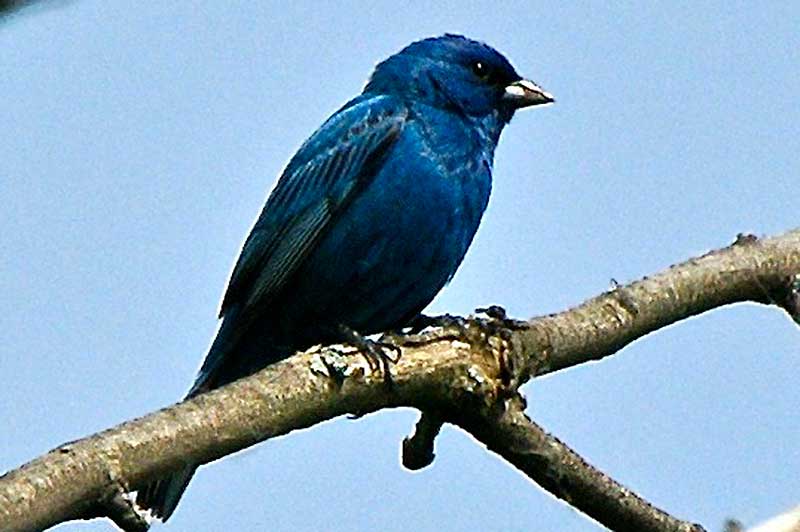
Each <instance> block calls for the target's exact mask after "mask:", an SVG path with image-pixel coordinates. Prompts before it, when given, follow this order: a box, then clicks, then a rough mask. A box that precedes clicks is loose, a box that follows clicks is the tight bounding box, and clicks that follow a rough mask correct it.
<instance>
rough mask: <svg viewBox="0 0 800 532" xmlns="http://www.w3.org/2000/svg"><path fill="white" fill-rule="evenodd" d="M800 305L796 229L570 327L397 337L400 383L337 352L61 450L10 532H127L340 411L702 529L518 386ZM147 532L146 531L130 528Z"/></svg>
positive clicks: (629, 290) (596, 302) (43, 469)
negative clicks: (640, 345)
mask: <svg viewBox="0 0 800 532" xmlns="http://www.w3.org/2000/svg"><path fill="white" fill-rule="evenodd" d="M798 292H800V230H795V231H792V232H789V233H787V234H785V235H783V236H780V237H775V238H771V239H766V240H757V239H755V238H752V237H743V236H740V238H738V239H737V241H736V243H734V244H733V245H731V246H729V247H727V248H724V249H721V250H718V251H714V252H711V253H708V254H706V255H704V256H702V257H699V258H696V259H691V260H689V261H687V262H685V263H682V264H680V265H676V266H673V267H671V268H669V269H668V270H666V271H664V272H662V273H660V274H658V275H655V276H653V277H649V278H645V279H643V280H641V281H637V282H635V283H632V284H630V285H627V286H622V287H616V288H615V289H613V290H611V291H609V292H607V293H604V294H602V295H600V296H598V297H596V298H593V299H591V300H589V301H587V302H586V303H584V304H583V305H581V306H579V307H576V308H574V309H571V310H568V311H565V312H562V313H560V314H555V315H551V316H545V317H542V318H537V319H533V320H531V321H529V322H526V323H524V324H521V322H513V321H511V320H506V319H504V318H503V317H502V316H501V315H498V313H496V312H490V313H489V314H490V315H491V316H493V317H490V318H484V319H474V320H468V321H466V322H464V323H463V324H461V325H458V324H455V325H452V326H447V327H444V328H439V329H434V330H433V331H430V332H428V333H424V334H421V335H411V336H400V337H395V338H393V340H394V341H395V342H396V343H397V345H398V346H400V347H401V349H402V356H401V357H400V359H399V360H398V361H397V363H396V364H394V365H393V366H392V368H391V371H392V385H391V386H387V385H386V383H385V382H384V380H383V377H382V375H380V374H375V373H372V372H371V371H370V367H369V365H368V364H367V363H366V362H365V361H364V360H363V359H362V358H361V357H358V356H353V355H352V353H351V354H346V353H342V349H340V348H338V349H337V348H335V347H334V348H324V349H317V350H311V351H309V352H306V353H303V354H298V355H297V356H294V357H291V358H290V359H288V360H285V361H283V362H280V363H278V364H275V365H273V366H270V367H268V368H266V369H265V370H263V371H261V372H259V373H257V374H255V375H253V376H251V377H249V378H246V379H242V380H240V381H238V382H235V383H233V384H231V385H229V386H226V387H224V388H221V389H219V390H215V391H213V392H211V393H208V394H205V395H202V396H199V397H197V398H195V399H192V400H191V401H187V402H184V403H180V404H177V405H174V406H172V407H170V408H167V409H164V410H160V411H158V412H155V413H153V414H150V415H147V416H145V417H142V418H139V419H136V420H133V421H130V422H127V423H124V424H122V425H119V426H117V427H114V428H112V429H109V430H107V431H104V432H101V433H98V434H96V435H94V436H90V437H88V438H85V439H82V440H79V441H76V442H72V443H68V444H65V445H62V446H60V447H58V448H56V449H54V450H53V451H51V452H49V453H48V454H46V455H44V456H42V457H39V458H37V459H35V460H33V461H31V462H29V463H28V464H26V465H24V466H22V467H20V468H19V469H16V470H14V471H11V472H9V473H7V474H6V475H4V476H3V477H0V530H41V529H44V528H47V527H49V526H53V525H55V524H57V523H60V522H63V521H67V520H71V519H81V518H88V517H93V516H96V515H98V514H105V515H110V516H112V517H114V516H116V519H115V520H116V522H117V523H118V524H119V523H123V524H121V525H120V526H123V527H126V528H127V527H128V525H125V524H124V522H125V519H124V518H122V517H120V515H124V514H126V510H125V503H124V501H122V502H121V501H120V500H119V493H120V492H121V491H127V490H135V489H137V488H138V487H140V486H143V485H144V484H146V483H147V481H148V480H149V479H152V478H155V477H157V476H160V475H162V474H164V473H165V472H167V471H170V470H175V469H178V468H179V467H181V465H183V464H184V463H187V462H193V463H205V462H209V461H212V460H215V459H217V458H220V457H222V456H225V455H227V454H230V453H233V452H235V451H238V450H241V449H243V448H245V447H248V446H250V445H253V444H255V443H258V442H260V441H263V440H266V439H269V438H272V437H275V436H278V435H281V434H286V433H288V432H290V431H292V430H296V429H299V428H305V427H308V426H311V425H314V424H316V423H319V422H322V421H325V420H328V419H331V418H334V417H337V416H340V415H343V414H366V413H369V412H374V411H376V410H380V409H382V408H387V407H397V406H412V407H416V408H418V409H420V410H422V411H423V412H433V413H434V414H428V417H427V421H425V423H423V424H421V425H420V427H419V430H418V433H417V435H416V436H415V437H414V438H412V443H413V445H412V444H409V445H408V452H409V453H414V452H421V453H428V454H429V455H430V456H431V457H432V440H433V438H434V437H435V435H436V433H437V432H438V430H437V429H438V424H439V423H440V422H441V420H445V421H447V422H451V423H455V424H457V425H459V426H461V427H462V428H464V429H465V430H467V431H469V432H471V433H472V434H473V435H475V436H476V437H477V438H478V439H479V440H480V441H482V442H483V443H484V444H486V445H487V447H489V449H491V450H492V451H494V452H496V453H497V454H499V455H500V456H502V457H503V458H505V459H506V460H508V461H509V462H510V463H512V464H513V465H515V466H516V467H518V468H519V469H520V470H521V471H522V472H523V473H525V474H527V475H528V476H529V477H530V478H531V479H533V480H534V481H535V482H537V483H538V484H539V485H540V486H542V487H544V488H545V489H547V490H548V491H550V492H551V493H553V494H554V495H555V496H557V497H560V498H562V499H564V500H566V501H567V502H569V503H570V504H572V505H573V506H575V507H576V508H578V509H580V510H582V511H583V512H585V513H586V514H588V515H589V516H591V517H592V518H594V519H596V520H597V521H599V522H600V523H602V524H604V525H605V526H608V527H610V528H613V529H614V530H653V531H662V530H664V531H666V530H669V531H677V530H687V531H688V530H702V529H701V528H700V527H699V526H697V525H692V524H690V523H687V522H682V521H679V520H677V519H675V518H672V517H670V516H669V515H667V514H665V513H664V512H661V511H660V510H658V509H656V508H654V507H653V506H651V505H650V504H648V503H647V502H646V501H644V500H643V499H641V498H639V497H638V496H636V495H635V494H633V493H631V492H630V491H629V490H627V489H625V488H624V487H622V486H620V485H618V484H616V483H615V482H614V481H613V480H611V479H610V478H608V477H607V476H606V475H604V474H602V473H600V472H599V471H597V470H595V469H594V468H592V467H591V466H590V465H588V464H587V463H586V462H585V461H584V460H583V459H581V458H580V457H579V456H577V455H576V454H575V453H574V452H573V451H571V450H570V449H569V448H567V447H566V446H565V445H563V444H562V443H561V442H559V441H558V440H556V439H555V438H553V437H552V436H550V435H548V434H547V433H546V432H544V431H543V430H542V429H541V428H539V427H538V426H536V425H535V424H533V423H532V422H531V421H530V420H529V419H527V417H525V415H524V413H523V411H522V408H521V405H522V404H523V399H522V398H521V397H520V396H519V394H518V391H517V390H518V387H519V386H520V385H521V384H523V383H524V382H526V381H527V380H529V379H530V378H531V377H533V376H536V375H540V374H543V373H548V372H552V371H557V370H559V369H563V368H566V367H570V366H573V365H576V364H581V363H583V362H587V361H590V360H596V359H599V358H603V357H605V356H608V355H610V354H613V353H614V352H616V351H618V350H619V349H621V348H622V347H624V346H625V345H627V344H628V343H630V342H631V341H633V340H635V339H637V338H640V337H642V336H644V335H646V334H648V333H650V332H652V331H655V330H657V329H659V328H661V327H663V326H665V325H668V324H670V323H674V322H676V321H679V320H681V319H684V318H686V317H688V316H692V315H696V314H700V313H702V312H705V311H707V310H710V309H713V308H716V307H719V306H722V305H726V304H730V303H735V302H741V301H754V302H759V303H765V304H774V305H777V306H780V307H781V308H784V309H785V310H786V311H787V312H789V313H790V315H792V317H793V319H795V321H798V322H799V323H800V316H799V315H798V304H797V301H798V300H800V296H798ZM415 439H416V440H417V441H413V440H415ZM425 439H427V440H429V441H427V442H426V441H425ZM414 449H417V451H415V450H414ZM409 458H411V459H414V458H415V457H413V456H410V457H409ZM416 458H417V459H419V460H418V461H417V462H413V460H412V462H411V463H417V464H422V465H424V463H423V462H424V460H425V456H422V458H420V457H416ZM112 503H113V504H112ZM109 504H111V506H110V507H109ZM103 508H108V509H107V510H105V511H104V510H103ZM136 526H140V523H138V522H135V520H134V524H131V525H130V527H129V528H128V529H131V530H133V529H135V527H136Z"/></svg>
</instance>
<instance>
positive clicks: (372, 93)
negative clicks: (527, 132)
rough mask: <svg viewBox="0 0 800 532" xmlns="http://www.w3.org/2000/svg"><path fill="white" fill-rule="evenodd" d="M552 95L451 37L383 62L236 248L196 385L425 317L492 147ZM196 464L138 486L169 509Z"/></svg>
mask: <svg viewBox="0 0 800 532" xmlns="http://www.w3.org/2000/svg"><path fill="white" fill-rule="evenodd" d="M551 101H553V99H552V97H551V96H550V95H549V94H547V93H546V92H544V91H543V90H541V89H540V88H539V87H537V86H536V85H534V84H533V83H531V82H529V81H526V80H523V79H522V78H521V77H520V76H519V75H518V74H517V73H516V71H515V70H514V68H513V67H512V66H511V64H510V63H509V62H508V61H507V60H506V59H505V57H503V56H502V55H501V54H500V53H499V52H497V51H496V50H494V49H493V48H491V47H489V46H487V45H485V44H482V43H479V42H476V41H472V40H470V39H467V38H465V37H461V36H456V35H445V36H443V37H437V38H431V39H425V40H422V41H418V42H415V43H412V44H411V45H409V46H407V47H406V48H404V49H403V50H401V51H400V52H399V53H397V54H395V55H393V56H392V57H390V58H388V59H387V60H385V61H384V62H382V63H380V64H379V65H378V66H377V67H376V69H375V72H374V73H373V75H372V77H371V78H370V80H369V82H368V83H367V86H366V87H365V89H364V91H363V93H362V94H360V95H359V96H357V97H356V98H354V99H353V100H351V101H350V102H348V103H347V104H345V105H344V106H343V107H342V108H341V109H340V110H339V111H337V112H336V113H334V115H333V116H331V117H330V118H329V119H328V120H327V121H326V122H325V123H324V124H323V125H322V126H321V127H320V129H318V130H317V131H316V132H315V133H314V134H313V135H312V136H311V137H310V138H309V139H308V140H307V141H306V142H305V144H303V146H302V147H301V148H300V150H299V151H298V152H297V154H296V155H295V156H294V157H293V158H292V160H291V161H290V162H289V164H288V165H287V167H286V169H285V170H284V172H283V174H282V175H281V178H280V180H279V181H278V184H277V186H276V187H275V190H274V191H273V192H272V194H271V195H270V197H269V199H268V200H267V203H266V205H265V206H264V209H263V211H262V212H261V215H260V216H259V218H258V220H257V221H256V223H255V226H254V227H253V229H252V231H251V233H250V235H249V236H248V238H247V240H246V242H245V244H244V247H243V249H242V252H241V256H240V257H239V259H238V261H237V263H236V266H235V268H234V271H233V274H232V275H231V280H230V283H229V285H228V289H227V292H226V294H225V297H224V298H223V303H222V309H221V312H220V317H221V318H222V324H221V326H220V330H219V332H218V334H217V337H216V339H215V340H214V343H213V344H212V346H211V349H210V350H209V353H208V355H207V357H206V360H205V362H204V363H203V366H202V368H201V370H200V374H199V376H198V378H197V380H196V382H195V385H194V386H193V388H192V390H191V391H190V393H189V395H190V396H191V395H195V394H197V393H201V392H203V391H206V390H209V389H213V388H216V387H218V386H221V385H223V384H226V383H228V382H230V381H232V380H235V379H237V378H240V377H242V376H244V375H247V374H250V373H252V372H254V371H256V370H258V369H260V368H262V367H264V366H266V365H268V364H270V363H273V362H275V361H277V360H280V359H282V358H285V357H287V356H289V355H291V354H292V353H293V352H295V351H297V350H300V349H304V348H307V347H309V346H311V345H313V344H317V343H330V342H335V341H339V340H341V339H342V338H341V332H340V331H341V327H342V326H345V327H347V328H350V329H353V330H356V331H358V332H360V333H362V334H371V333H375V332H380V331H383V330H386V329H391V328H399V327H402V326H404V325H406V324H407V323H408V322H409V321H410V320H412V319H413V318H414V317H415V316H417V315H418V314H419V313H420V312H421V311H422V309H423V308H424V307H425V306H426V305H427V304H428V303H429V302H430V301H431V300H432V299H433V297H434V296H435V295H436V293H437V292H439V290H441V288H442V287H443V286H444V285H445V284H446V283H447V282H448V281H449V280H450V279H451V278H452V276H453V274H454V273H455V271H456V269H457V268H458V265H459V264H460V263H461V260H462V259H463V257H464V254H465V253H466V251H467V248H468V247H469V245H470V243H471V241H472V238H473V236H474V235H475V231H476V230H477V228H478V224H479V223H480V219H481V216H482V214H483V212H484V209H485V208H486V204H487V202H488V200H489V192H490V189H491V178H492V161H493V157H494V150H495V147H496V145H497V142H498V140H499V137H500V133H501V131H502V129H503V127H504V126H505V125H506V124H507V123H508V121H509V120H510V119H511V117H512V115H513V114H514V111H515V110H516V109H518V108H520V107H525V106H529V105H536V104H542V103H548V102H551ZM193 471H194V469H193V468H187V469H186V470H185V471H182V472H179V473H177V474H175V475H173V476H171V477H169V478H168V479H164V480H161V481H159V482H156V483H153V484H152V485H151V486H149V487H148V488H147V489H146V490H143V492H142V493H141V494H140V497H139V500H140V503H142V504H143V505H144V506H147V507H150V508H152V509H153V512H154V513H155V514H156V515H158V516H161V517H162V518H163V519H166V518H168V517H169V516H170V515H171V513H172V512H173V511H174V509H175V506H176V505H177V502H178V499H179V498H180V495H181V493H182V492H183V490H184V489H185V487H186V485H187V484H188V481H189V479H190V478H191V475H192V473H193Z"/></svg>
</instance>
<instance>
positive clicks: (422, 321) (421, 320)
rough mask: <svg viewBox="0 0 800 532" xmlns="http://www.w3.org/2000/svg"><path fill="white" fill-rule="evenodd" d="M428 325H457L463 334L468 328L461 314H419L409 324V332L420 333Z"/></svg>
mask: <svg viewBox="0 0 800 532" xmlns="http://www.w3.org/2000/svg"><path fill="white" fill-rule="evenodd" d="M428 327H440V328H442V329H446V328H448V327H455V328H456V329H458V330H459V332H460V333H462V334H463V333H465V332H466V330H467V321H466V320H465V319H464V318H462V317H461V316H453V315H452V314H440V315H438V316H426V315H425V314H418V315H417V316H416V317H415V318H414V319H413V320H411V323H409V324H408V334H418V333H420V332H422V331H423V330H425V329H427V328H428Z"/></svg>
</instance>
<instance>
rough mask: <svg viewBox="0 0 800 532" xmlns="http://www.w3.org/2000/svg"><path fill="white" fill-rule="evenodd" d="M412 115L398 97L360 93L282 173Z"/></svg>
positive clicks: (397, 124) (400, 123)
mask: <svg viewBox="0 0 800 532" xmlns="http://www.w3.org/2000/svg"><path fill="white" fill-rule="evenodd" d="M411 119H412V112H411V109H410V106H409V105H408V104H407V103H406V102H404V101H403V100H400V99H399V98H396V97H394V96H389V95H379V96H376V95H367V94H360V95H358V96H356V97H355V98H353V99H352V100H350V101H348V102H347V103H346V104H344V105H343V106H342V107H341V108H339V109H338V110H337V111H336V112H335V113H333V114H332V115H331V116H330V117H329V118H328V119H327V120H326V121H325V122H323V124H322V125H321V126H320V127H319V128H318V129H317V130H316V131H315V132H314V133H313V134H312V135H311V136H310V137H309V138H308V139H307V140H306V141H305V142H304V143H303V144H302V146H300V148H299V149H298V150H297V153H295V155H294V156H293V157H292V158H291V159H290V160H289V163H288V164H287V165H286V168H285V169H284V171H283V175H284V176H286V175H291V174H292V173H294V172H295V171H296V169H297V168H299V167H300V166H303V165H305V164H307V163H308V162H309V161H311V160H312V159H315V158H317V159H319V158H323V157H326V156H327V155H329V154H330V153H331V151H333V150H336V149H340V148H341V147H342V146H343V145H348V144H353V143H357V142H360V141H362V139H364V138H365V137H366V136H367V135H369V133H371V132H373V131H375V130H378V129H384V128H388V127H392V128H395V129H397V128H403V127H405V126H406V125H407V123H408V122H409V120H411Z"/></svg>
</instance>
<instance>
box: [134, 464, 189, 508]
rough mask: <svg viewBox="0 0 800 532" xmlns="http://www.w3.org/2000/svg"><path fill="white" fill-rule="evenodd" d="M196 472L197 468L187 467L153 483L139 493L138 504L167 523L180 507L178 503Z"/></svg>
mask: <svg viewBox="0 0 800 532" xmlns="http://www.w3.org/2000/svg"><path fill="white" fill-rule="evenodd" d="M195 471H197V466H194V465H191V466H186V467H184V468H183V469H181V470H180V471H178V472H176V473H172V474H171V475H170V476H168V477H164V478H162V479H159V480H156V481H155V482H152V483H151V484H149V485H148V486H147V487H146V488H145V489H144V490H142V491H140V492H139V494H138V495H137V497H136V502H137V504H139V505H140V506H143V507H144V508H149V509H150V511H151V512H152V514H153V517H156V518H158V519H161V520H162V521H166V520H167V519H169V518H170V516H171V515H172V513H173V512H174V511H175V508H177V507H178V501H180V500H181V496H182V495H183V492H184V491H186V488H187V487H188V486H189V482H190V481H191V480H192V476H193V475H194V472H195Z"/></svg>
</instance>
